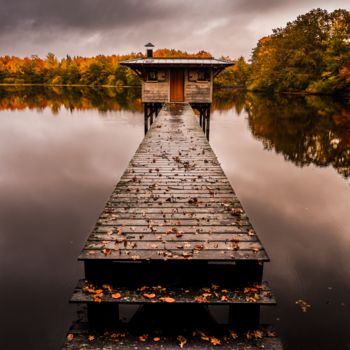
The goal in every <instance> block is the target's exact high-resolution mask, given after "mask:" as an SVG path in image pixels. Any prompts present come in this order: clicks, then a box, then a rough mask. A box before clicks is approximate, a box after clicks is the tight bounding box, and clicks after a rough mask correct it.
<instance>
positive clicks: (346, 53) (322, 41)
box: [0, 9, 350, 97]
mask: <svg viewBox="0 0 350 350" xmlns="http://www.w3.org/2000/svg"><path fill="white" fill-rule="evenodd" d="M349 33H350V12H349V11H347V10H345V9H339V10H335V11H333V12H327V11H326V10H321V9H315V10H311V11H309V12H308V13H306V14H303V15H300V16H298V17H297V18H296V19H295V20H294V21H292V22H289V23H287V25H286V26H285V27H283V28H277V29H274V30H273V31H272V34H271V35H268V36H265V37H263V38H261V39H260V40H259V41H258V43H257V46H256V47H255V48H254V49H253V50H252V56H251V59H250V60H249V62H247V61H246V60H245V58H244V57H239V58H238V59H232V58H230V57H227V56H223V57H222V58H224V59H228V60H232V61H234V62H235V65H234V66H233V67H229V68H227V69H226V70H225V71H223V72H222V73H220V74H219V75H218V76H217V77H216V78H215V80H214V84H215V85H216V86H217V87H223V88H242V89H245V90H247V91H254V92H270V93H272V92H273V93H289V94H320V95H342V96H345V97H349V96H350V38H349ZM141 57H143V54H142V53H140V52H139V53H130V54H125V55H109V56H105V55H98V56H94V57H71V56H69V55H67V56H66V57H64V58H61V59H59V58H57V57H56V56H55V55H54V54H53V53H49V54H48V55H47V56H46V57H45V58H40V57H39V56H37V55H32V56H31V57H24V58H20V57H15V56H8V55H6V56H1V57H0V85H6V86H13V85H48V86H94V87H97V86H101V87H104V86H107V87H112V86H113V87H126V86H140V85H141V84H140V78H139V77H138V76H137V75H136V74H135V73H134V72H133V71H132V70H129V69H127V67H124V66H122V65H120V62H121V61H124V60H129V59H134V58H141ZM154 57H159V58H162V57H186V58H208V57H212V55H211V54H210V53H209V52H206V51H199V52H197V53H188V52H186V51H181V50H174V49H159V50H156V51H155V53H154Z"/></svg>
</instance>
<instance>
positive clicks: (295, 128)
mask: <svg viewBox="0 0 350 350" xmlns="http://www.w3.org/2000/svg"><path fill="white" fill-rule="evenodd" d="M213 107H214V108H215V109H219V110H224V109H232V108H234V109H235V110H236V112H237V113H238V114H241V113H242V111H243V110H244V111H245V112H246V115H247V118H248V125H249V128H250V130H251V133H252V135H253V136H254V137H255V138H256V139H258V140H260V141H261V142H262V143H263V145H264V147H265V148H266V149H268V150H275V151H276V152H277V153H281V154H283V156H284V158H285V159H286V160H288V161H291V162H293V163H294V164H296V165H297V166H300V167H303V166H305V165H310V164H314V165H316V166H319V167H324V166H329V165H331V166H333V167H334V168H335V169H336V170H337V172H338V173H339V174H341V175H343V176H344V177H345V178H348V177H349V176H350V104H349V103H348V102H347V101H345V100H336V99H334V98H332V97H327V96H295V95H293V96H291V95H288V96H287V95H265V94H253V93H244V92H240V91H236V92H232V91H231V92H229V91H226V92H225V91H218V92H217V94H216V96H215V102H214V104H213Z"/></svg>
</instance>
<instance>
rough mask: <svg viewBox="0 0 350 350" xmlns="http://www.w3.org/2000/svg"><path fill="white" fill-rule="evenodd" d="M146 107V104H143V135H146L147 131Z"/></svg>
mask: <svg viewBox="0 0 350 350" xmlns="http://www.w3.org/2000/svg"><path fill="white" fill-rule="evenodd" d="M147 110H148V106H147V103H144V105H143V115H144V128H145V135H146V134H147V131H148V113H147Z"/></svg>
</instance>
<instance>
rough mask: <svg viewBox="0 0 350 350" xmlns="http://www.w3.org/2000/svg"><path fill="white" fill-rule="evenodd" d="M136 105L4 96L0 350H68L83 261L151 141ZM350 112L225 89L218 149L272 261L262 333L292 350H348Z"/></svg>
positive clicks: (57, 95) (0, 121)
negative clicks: (64, 346) (272, 333)
mask: <svg viewBox="0 0 350 350" xmlns="http://www.w3.org/2000/svg"><path fill="white" fill-rule="evenodd" d="M139 93H140V91H139V89H136V90H134V89H126V90H123V91H120V90H118V89H97V90H96V89H87V88H82V87H77V88H40V87H36V88H34V89H29V88H27V87H23V88H15V87H11V88H4V87H0V233H1V234H0V281H1V286H3V288H1V289H0V304H1V306H0V310H1V312H2V316H3V317H2V319H1V321H0V348H1V349H18V350H22V349H36V350H49V349H50V350H51V349H52V350H53V349H57V348H59V346H60V343H62V341H63V338H64V334H65V332H66V331H67V329H68V327H69V325H70V323H71V320H72V319H73V318H74V311H75V309H74V308H72V307H70V306H69V305H68V303H67V300H68V299H69V298H70V296H71V292H72V290H73V288H74V287H75V284H76V281H77V280H78V279H79V278H81V276H82V275H83V271H82V270H81V266H80V265H79V264H78V263H77V261H76V258H77V256H78V254H79V252H80V249H81V247H82V245H83V243H84V241H85V239H86V237H87V234H88V233H89V232H90V230H91V227H92V226H93V225H94V223H95V221H96V218H97V217H98V213H99V212H100V211H101V209H102V208H103V206H104V204H105V202H106V200H107V198H108V196H109V195H110V193H111V191H112V189H113V186H114V185H115V183H116V182H117V179H118V178H119V176H120V175H121V174H122V172H123V171H124V169H125V168H126V166H127V164H128V162H129V160H130V158H131V157H132V155H133V153H134V152H135V150H136V148H137V146H138V144H139V143H140V141H141V140H142V138H143V128H144V124H143V122H144V117H143V114H142V113H141V112H142V105H141V102H140V99H139ZM349 110H350V108H349V106H348V105H347V104H346V103H345V102H342V101H335V100H333V99H326V98H317V97H306V98H303V97H283V96H280V97H268V96H262V95H252V94H242V93H237V92H236V93H234V92H232V91H225V90H221V91H217V92H216V96H215V100H214V103H213V106H212V112H213V113H212V119H211V121H212V123H211V144H212V147H213V148H214V151H215V152H216V154H217V155H218V158H219V160H220V162H221V163H222V165H223V168H224V171H225V173H226V174H227V176H228V178H229V180H230V181H231V183H232V184H233V186H234V188H235V190H236V192H237V193H238V195H239V197H240V199H241V201H242V203H243V205H244V206H245V209H246V210H247V212H248V214H249V216H250V219H251V221H252V223H253V224H254V226H255V228H256V230H257V232H258V233H259V236H260V238H261V239H262V241H263V243H264V245H265V247H266V249H267V251H268V253H269V255H270V256H271V260H272V261H271V263H269V264H267V265H266V269H265V279H266V280H268V281H270V283H271V287H272V289H273V291H274V292H275V293H276V296H277V298H278V306H277V307H276V308H271V309H269V310H266V312H265V310H264V313H263V321H266V322H271V323H275V324H276V323H277V324H280V331H281V335H282V339H283V341H284V342H285V349H286V350H289V349H291V350H294V349H303V350H304V349H307V350H313V349H322V350H330V349H331V350H333V349H334V350H340V349H350V343H349V336H348V334H349V323H348V309H349V291H350V284H349V283H350V282H349V278H348V276H349V271H350V260H349V256H350V254H349V246H350V244H349V226H350V221H349V220H350V218H349V215H348V213H349V208H350V202H349V198H350V196H349V186H348V184H347V181H344V177H349V153H348V152H349ZM133 111H135V112H133ZM55 113H56V114H55ZM262 145H264V146H265V149H263V147H262ZM268 150H270V151H268ZM281 155H283V157H282V156H281ZM308 164H314V165H315V166H310V167H306V165H308ZM295 165H297V166H295ZM327 165H329V167H328V168H327V169H325V168H324V167H325V166H327ZM302 166H303V168H302ZM331 167H333V168H334V169H336V170H337V171H338V173H336V172H335V171H333V169H332V168H331ZM339 174H341V175H339ZM299 298H303V299H305V300H306V301H307V302H309V303H310V304H311V309H310V311H309V312H308V313H306V314H304V313H302V312H301V311H300V310H299V308H298V307H297V306H296V305H295V301H296V300H297V299H299ZM33 320H34V321H33ZM19 334H20V335H21V336H19Z"/></svg>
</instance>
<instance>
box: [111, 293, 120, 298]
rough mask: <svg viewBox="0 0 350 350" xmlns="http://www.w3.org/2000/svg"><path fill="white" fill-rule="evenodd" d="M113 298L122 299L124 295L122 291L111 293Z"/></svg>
mask: <svg viewBox="0 0 350 350" xmlns="http://www.w3.org/2000/svg"><path fill="white" fill-rule="evenodd" d="M111 296H112V298H113V299H120V298H121V297H122V295H121V294H120V293H114V294H112V295H111Z"/></svg>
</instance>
